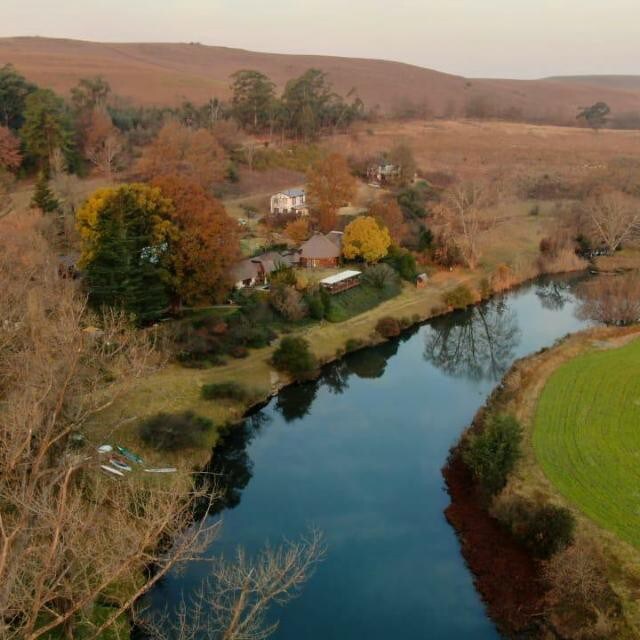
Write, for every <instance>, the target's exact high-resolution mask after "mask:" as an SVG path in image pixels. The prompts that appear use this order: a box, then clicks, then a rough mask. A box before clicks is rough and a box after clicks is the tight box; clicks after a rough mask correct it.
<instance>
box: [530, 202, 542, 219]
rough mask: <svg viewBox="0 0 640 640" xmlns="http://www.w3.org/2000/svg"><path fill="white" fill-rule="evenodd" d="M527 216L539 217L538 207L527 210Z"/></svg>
mask: <svg viewBox="0 0 640 640" xmlns="http://www.w3.org/2000/svg"><path fill="white" fill-rule="evenodd" d="M529 215H530V216H538V215H540V205H537V204H536V205H534V206H533V207H531V209H529Z"/></svg>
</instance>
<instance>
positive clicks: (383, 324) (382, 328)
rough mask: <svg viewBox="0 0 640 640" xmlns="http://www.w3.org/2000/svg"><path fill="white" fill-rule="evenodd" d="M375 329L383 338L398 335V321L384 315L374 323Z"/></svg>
mask: <svg viewBox="0 0 640 640" xmlns="http://www.w3.org/2000/svg"><path fill="white" fill-rule="evenodd" d="M376 331H377V332H378V333H379V334H380V335H381V336H382V337H383V338H393V337H395V336H399V335H400V323H399V322H398V321H397V320H396V319H395V318H392V317H391V316H385V317H384V318H380V320H378V322H377V323H376Z"/></svg>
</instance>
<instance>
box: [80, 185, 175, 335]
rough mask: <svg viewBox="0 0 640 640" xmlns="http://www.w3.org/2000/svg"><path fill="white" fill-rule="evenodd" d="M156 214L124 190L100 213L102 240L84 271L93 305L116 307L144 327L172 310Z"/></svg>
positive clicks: (117, 193)
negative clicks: (150, 212)
mask: <svg viewBox="0 0 640 640" xmlns="http://www.w3.org/2000/svg"><path fill="white" fill-rule="evenodd" d="M155 222H156V221H154V219H153V216H152V215H150V214H149V212H148V211H146V210H145V209H144V204H143V203H141V202H140V200H139V199H138V198H137V197H136V193H135V192H132V191H131V190H129V189H127V187H121V188H120V189H119V190H118V191H117V192H116V193H115V194H114V196H113V197H112V198H111V199H109V200H108V201H107V202H106V203H105V205H104V209H103V210H102V211H101V214H100V218H99V222H98V227H97V229H96V231H97V234H98V236H99V238H100V242H99V243H97V244H96V247H95V250H94V254H93V256H92V259H91V261H90V262H89V263H88V264H87V266H86V268H85V277H86V282H87V287H88V290H89V299H90V301H91V303H92V305H93V306H94V307H97V308H101V307H116V308H120V309H123V310H124V311H126V312H129V313H131V314H133V315H135V317H136V319H137V320H138V321H139V322H141V323H147V322H152V321H154V320H156V319H157V318H159V317H160V316H161V315H162V313H163V312H165V311H166V309H167V307H168V306H169V293H168V280H169V274H168V271H167V269H166V267H165V264H164V263H165V260H166V256H165V254H166V249H167V247H166V245H164V244H162V243H161V244H160V245H159V246H158V245H157V243H156V241H154V223H155Z"/></svg>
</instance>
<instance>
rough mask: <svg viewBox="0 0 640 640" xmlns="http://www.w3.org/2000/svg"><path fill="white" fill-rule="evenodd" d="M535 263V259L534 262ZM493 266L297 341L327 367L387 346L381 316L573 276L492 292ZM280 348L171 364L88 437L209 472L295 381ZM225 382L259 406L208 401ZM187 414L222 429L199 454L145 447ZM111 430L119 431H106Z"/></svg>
mask: <svg viewBox="0 0 640 640" xmlns="http://www.w3.org/2000/svg"><path fill="white" fill-rule="evenodd" d="M533 257H535V254H532V256H531V257H530V260H532V258H533ZM532 262H533V261H532ZM579 266H580V270H582V269H584V268H585V266H584V265H579ZM493 268H494V265H493V264H491V263H489V264H488V265H487V266H486V267H485V268H482V269H478V270H476V271H474V272H472V271H468V270H465V269H454V270H452V271H440V272H438V273H436V274H435V275H434V276H433V277H432V278H430V280H429V282H428V285H427V286H426V287H425V288H422V289H418V288H416V287H414V286H413V285H409V284H406V283H405V284H404V286H403V289H402V291H401V293H400V294H399V295H397V296H395V297H394V298H391V299H390V300H387V301H385V302H383V303H382V304H380V305H378V306H377V307H375V308H374V309H371V310H369V311H367V312H365V313H362V314H360V315H358V316H355V317H353V318H350V319H348V320H345V321H344V322H340V323H330V322H326V321H323V322H319V323H317V324H313V325H311V326H309V327H306V328H304V329H301V330H299V331H296V332H294V333H293V334H292V335H299V336H301V337H303V338H305V339H306V340H308V342H309V344H310V345H311V348H312V350H313V352H314V354H315V356H316V358H317V359H318V361H319V363H321V364H323V365H324V364H328V363H329V362H333V361H334V360H337V359H339V358H341V357H342V356H343V355H344V354H345V352H346V346H347V343H348V342H351V343H354V342H355V343H356V344H358V345H359V348H364V347H369V346H375V345H376V344H380V343H381V342H384V341H385V339H384V338H382V337H381V336H380V335H379V334H378V333H377V332H376V331H375V327H376V324H377V322H378V320H379V319H380V318H383V317H386V316H392V317H394V318H396V319H398V320H399V321H402V324H403V326H404V327H405V328H409V327H412V326H416V325H418V324H421V323H423V322H426V321H428V320H430V319H433V318H435V317H437V316H440V315H443V314H446V313H449V312H451V311H452V309H451V308H448V307H446V306H445V304H444V303H443V301H442V298H443V295H444V294H445V293H446V292H448V291H451V290H452V289H455V288H456V287H458V286H460V285H465V286H467V287H469V289H471V291H472V292H473V293H474V295H475V302H481V301H482V300H485V299H487V298H489V297H491V296H492V295H494V289H495V288H498V289H499V293H503V292H505V291H507V290H509V289H514V288H516V287H518V286H521V285H523V284H524V283H526V282H527V281H530V280H531V279H533V278H535V277H539V276H540V275H551V274H553V273H558V272H564V271H566V269H565V268H564V265H560V268H558V270H557V271H555V270H554V269H552V268H551V269H549V271H547V272H546V273H545V274H540V273H538V272H537V271H535V270H534V269H533V265H532V267H531V268H521V269H520V270H519V271H516V270H514V271H513V272H512V273H511V274H510V278H509V280H508V281H507V282H506V283H505V282H502V283H501V284H500V285H499V287H495V286H494V288H487V286H486V283H487V282H488V277H487V276H488V273H491V271H490V269H493ZM276 345H277V343H276V344H274V345H272V346H270V347H266V348H263V349H253V350H250V352H249V355H248V357H246V358H243V359H239V360H230V361H228V362H227V363H225V364H224V365H221V366H217V367H213V368H210V369H189V368H185V367H183V366H181V365H179V364H176V363H169V364H167V365H165V366H164V367H162V368H161V369H159V370H158V371H156V372H154V373H153V374H151V375H149V376H146V377H144V378H141V379H138V380H136V381H134V382H133V384H131V385H130V388H128V389H127V390H126V391H125V392H124V393H123V394H122V396H121V397H119V398H118V400H117V401H116V402H115V403H113V405H111V406H110V407H108V408H107V409H106V410H105V412H104V413H103V414H101V415H98V416H97V417H96V419H95V420H94V421H93V422H92V423H91V424H90V425H89V429H88V431H87V435H88V437H89V438H90V439H91V440H92V441H94V442H96V443H98V442H113V441H117V442H118V443H120V444H123V445H125V446H127V447H129V448H132V449H134V450H135V451H138V452H140V453H141V454H142V455H143V457H145V458H146V459H148V460H149V461H151V462H153V463H154V464H156V463H157V464H162V465H167V464H170V465H172V466H177V467H179V468H184V469H189V468H193V467H198V466H201V465H203V464H204V463H205V462H206V461H207V460H208V459H209V457H210V453H211V448H212V447H214V446H215V444H216V442H217V440H218V437H219V434H220V433H221V431H223V430H224V429H226V428H228V427H229V426H230V425H233V424H236V423H238V422H240V421H241V420H242V418H243V416H244V415H245V414H246V412H247V411H249V410H250V409H252V408H253V407H255V406H257V405H260V404H262V403H264V402H265V401H266V400H268V399H269V398H270V397H272V396H273V395H275V394H277V393H278V392H279V391H280V390H281V389H282V388H284V387H285V386H287V385H289V384H291V383H292V382H294V380H292V379H291V378H290V377H289V376H287V375H286V374H283V373H282V372H278V371H276V370H275V369H274V368H273V367H272V366H271V363H270V360H271V356H272V354H273V351H274V349H275V347H276ZM223 382H225V383H226V382H234V383H237V384H239V385H241V386H242V387H243V388H244V389H247V390H249V391H250V395H251V398H252V399H251V401H237V400H217V401H215V402H213V401H210V400H205V399H203V398H202V397H201V389H202V387H203V385H205V384H212V383H213V384H215V383H223ZM186 410H191V411H194V412H195V413H197V414H199V415H202V416H205V417H207V418H210V419H211V420H212V421H213V422H214V425H215V426H216V428H214V429H213V430H212V431H211V432H210V433H209V434H208V435H207V437H206V439H205V440H204V441H203V443H202V445H201V446H200V447H199V448H197V449H190V450H182V451H176V452H171V451H170V452H161V453H160V452H157V451H155V450H153V449H151V448H149V447H147V446H145V444H144V443H143V442H142V441H141V439H140V437H139V435H138V430H137V428H136V426H137V424H138V423H139V422H140V420H142V419H144V418H145V417H148V416H150V415H153V414H156V413H160V412H165V413H177V412H181V411H186ZM104 424H111V425H113V424H115V425H117V426H116V428H115V429H113V430H111V431H109V432H108V433H105V432H104V429H103V425H104Z"/></svg>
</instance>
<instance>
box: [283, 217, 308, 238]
mask: <svg viewBox="0 0 640 640" xmlns="http://www.w3.org/2000/svg"><path fill="white" fill-rule="evenodd" d="M284 235H285V236H287V238H290V239H291V240H293V241H294V242H295V243H296V244H301V243H303V242H304V241H305V240H308V239H309V235H310V229H309V220H307V218H298V219H297V220H293V221H292V222H290V223H289V224H288V225H287V226H286V227H285V228H284Z"/></svg>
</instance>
